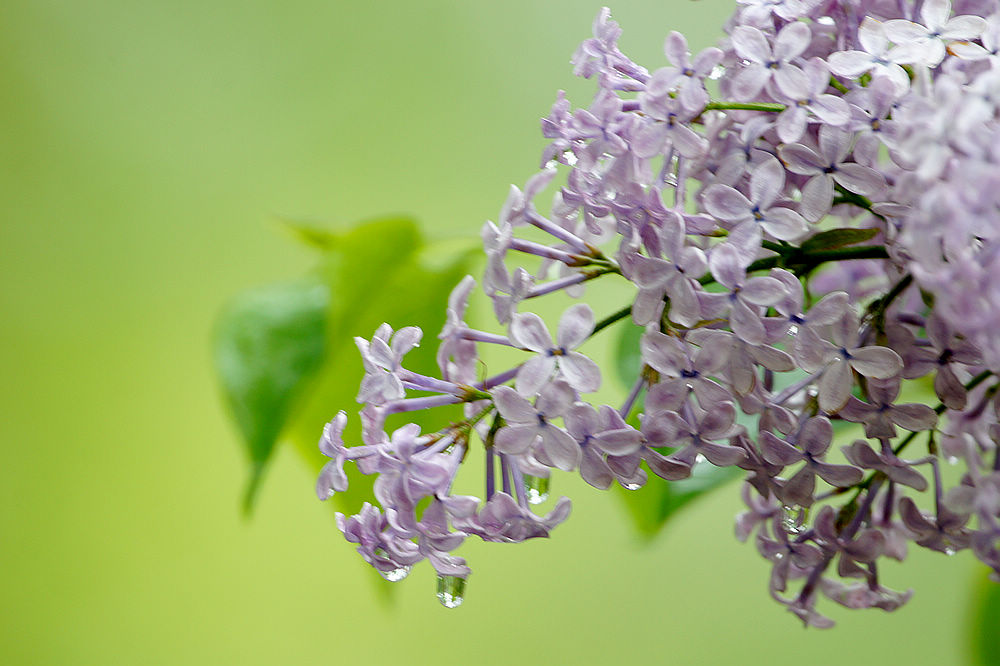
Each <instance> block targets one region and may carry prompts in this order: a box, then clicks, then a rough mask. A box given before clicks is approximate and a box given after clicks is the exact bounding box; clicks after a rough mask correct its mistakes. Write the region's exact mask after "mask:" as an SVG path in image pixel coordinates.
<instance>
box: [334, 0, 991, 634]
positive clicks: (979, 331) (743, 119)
mask: <svg viewBox="0 0 1000 666" xmlns="http://www.w3.org/2000/svg"><path fill="white" fill-rule="evenodd" d="M996 10H997V7H996V3H995V2H994V1H993V0H988V1H984V2H963V3H956V4H955V5H952V4H951V3H950V2H949V0H921V1H915V0H900V1H899V2H888V3H887V2H873V1H871V0H860V1H859V2H856V1H853V0H852V2H847V0H828V1H826V2H819V1H818V0H739V2H738V5H737V7H736V10H735V13H734V15H733V17H732V19H731V20H730V21H729V22H728V23H727V24H726V26H725V31H726V36H725V37H724V38H723V39H722V40H720V42H719V45H718V46H717V47H711V48H708V49H705V50H703V51H701V52H700V53H698V54H691V53H690V52H689V50H688V43H687V39H686V38H685V37H684V36H683V35H681V34H680V33H677V32H671V33H670V34H669V35H668V36H667V37H666V40H665V42H664V54H665V57H666V61H667V64H665V65H663V66H658V67H657V68H655V69H653V70H652V72H650V70H647V69H646V68H645V67H643V66H642V65H639V64H637V63H635V62H633V61H632V60H631V59H630V58H629V57H628V56H627V55H626V54H624V53H623V52H622V51H621V49H620V48H619V43H618V40H619V37H620V34H621V29H620V27H619V26H618V24H617V23H616V22H615V21H613V20H612V19H611V16H610V12H609V11H608V10H607V9H604V10H602V11H601V12H600V13H599V14H598V16H597V18H596V19H595V21H594V23H593V37H592V38H590V39H587V40H585V41H584V42H583V43H582V44H581V45H580V47H579V48H578V49H577V51H576V52H575V53H574V55H573V58H572V65H573V71H574V72H575V73H576V74H577V75H578V76H582V77H584V78H587V79H590V80H591V81H593V83H594V85H595V86H596V88H597V90H596V93H595V96H594V99H593V101H592V102H591V103H590V104H587V105H584V106H581V107H579V108H575V107H574V105H573V103H572V102H571V101H570V100H569V99H568V98H567V97H566V95H565V93H562V92H560V93H558V95H557V97H556V101H555V103H554V105H553V106H552V109H551V111H550V113H549V114H548V115H547V116H546V117H545V118H544V119H543V120H542V133H543V136H544V137H545V138H546V139H547V140H548V145H547V146H546V147H545V148H544V149H543V151H542V159H541V168H540V170H539V171H538V172H537V173H536V174H534V175H533V176H531V177H529V178H528V179H527V181H526V182H525V184H524V185H523V186H522V187H517V186H511V187H510V189H509V192H508V195H507V199H506V201H505V202H504V204H503V207H502V209H501V210H500V211H499V215H498V216H497V218H496V220H497V221H496V223H494V222H487V223H485V224H484V225H483V227H482V231H481V238H482V242H483V250H484V254H485V255H486V257H485V259H486V261H485V271H484V274H483V276H482V280H481V285H482V288H483V291H484V292H485V294H486V296H487V297H488V298H489V299H490V301H491V302H492V305H493V313H494V315H495V317H494V318H495V322H494V324H493V325H492V326H486V327H484V328H483V329H479V328H476V327H473V326H470V325H469V323H468V322H467V321H466V315H467V310H468V305H469V301H470V299H471V298H472V297H473V291H474V287H475V280H474V279H473V278H472V277H466V278H465V279H463V280H462V281H461V282H460V283H459V285H458V286H457V287H456V288H455V290H454V291H453V292H452V294H451V297H450V298H449V301H448V308H447V311H446V313H445V320H446V321H445V323H444V326H443V329H442V331H441V333H440V335H439V336H438V339H439V341H440V343H439V346H438V349H437V356H436V359H437V362H438V367H439V369H440V376H439V377H431V376H427V375H424V374H421V373H417V372H413V371H411V370H410V369H409V368H408V367H407V365H408V359H409V358H410V357H409V356H408V355H409V354H411V353H417V352H414V349H415V348H416V347H417V345H418V343H419V342H420V340H421V338H422V331H421V330H420V329H418V328H415V327H403V328H400V329H399V330H395V329H393V328H392V327H391V326H390V325H389V324H383V325H382V326H380V327H379V328H378V330H377V331H376V332H375V334H374V336H373V337H372V338H371V339H365V338H357V339H356V340H357V346H358V349H359V351H360V352H361V358H362V363H363V365H364V370H365V374H364V377H363V379H362V381H361V388H360V391H359V393H358V400H359V402H361V403H363V407H362V409H361V411H360V417H361V433H362V434H361V442H360V443H358V444H357V445H354V446H349V445H347V444H346V443H345V442H344V439H343V433H344V431H345V427H346V424H347V419H348V417H347V415H346V414H345V413H344V412H340V413H339V414H337V416H336V417H334V419H333V420H332V421H331V422H330V423H329V424H328V425H327V426H326V429H325V430H324V433H323V436H322V438H321V440H320V450H321V452H322V453H323V454H324V455H325V456H326V457H327V458H328V459H329V461H328V462H327V463H326V465H325V466H324V467H323V470H322V471H321V472H320V475H319V478H318V480H317V483H316V492H317V495H318V496H319V497H320V499H327V498H329V497H331V496H334V495H335V494H336V493H339V492H343V491H345V490H347V487H348V479H349V476H348V471H347V470H346V469H345V466H346V465H347V464H348V463H350V462H353V463H354V464H355V466H356V468H357V470H358V471H359V472H360V473H362V474H367V475H375V476H376V480H375V482H374V489H375V498H374V499H375V500H376V501H377V502H378V504H379V506H375V505H374V504H371V503H366V504H365V505H364V507H363V508H362V510H361V511H360V513H358V514H357V515H355V516H344V515H342V514H338V516H337V524H338V526H339V527H340V529H341V531H342V532H343V533H344V536H345V538H346V539H347V540H348V541H349V542H351V543H353V544H356V547H357V550H358V552H359V553H360V554H361V556H362V557H363V558H364V559H365V561H367V562H368V563H369V564H371V565H372V566H373V567H375V568H376V569H377V570H378V571H379V572H380V573H382V574H383V576H385V577H386V578H387V579H389V580H398V579H400V578H402V577H403V576H405V575H406V573H408V572H409V571H410V568H411V567H412V566H414V565H416V564H417V563H418V562H420V561H422V560H427V561H428V562H430V564H431V566H432V567H433V568H434V570H435V571H436V572H437V574H438V576H439V577H440V578H441V586H442V589H443V590H445V591H446V592H442V594H443V595H444V596H442V601H443V602H446V605H452V606H453V605H455V603H454V602H455V599H454V593H455V591H456V590H459V589H463V588H464V581H465V579H466V578H467V577H468V576H469V574H470V571H471V570H470V568H469V566H468V565H467V563H466V562H465V560H464V559H462V558H461V557H460V556H459V555H457V554H455V551H456V550H458V549H459V548H460V547H461V545H462V544H463V543H464V541H465V540H466V539H467V538H469V537H478V538H480V539H483V540H486V541H491V542H519V541H523V540H525V539H529V538H535V537H548V536H549V535H550V534H551V533H552V530H553V529H555V527H557V526H558V525H559V524H560V523H562V522H563V521H564V520H566V519H567V517H568V516H569V513H570V500H569V499H568V498H565V497H562V498H560V499H558V500H556V501H555V503H554V505H553V506H552V507H551V508H550V509H549V511H548V512H547V513H545V514H544V515H541V514H536V513H535V512H534V511H533V510H532V508H531V504H532V503H535V502H538V501H542V500H544V497H545V496H547V492H546V489H545V487H544V486H545V484H548V483H550V482H551V483H555V482H556V481H557V479H558V477H557V475H556V474H554V473H553V470H562V471H564V472H575V471H577V470H578V471H579V474H580V475H581V477H582V478H583V479H584V480H585V481H586V482H587V483H588V484H590V485H591V486H593V487H595V488H600V489H606V488H609V487H611V486H612V485H613V484H614V483H615V482H617V483H618V484H619V485H621V486H623V487H624V488H627V489H630V490H637V489H639V488H640V487H641V486H643V485H644V484H645V483H646V481H647V479H648V478H649V474H650V473H652V474H655V475H656V476H659V477H660V478H661V479H663V480H665V482H667V483H671V482H675V481H680V480H682V479H687V478H689V477H690V476H692V474H695V473H696V471H697V470H698V469H699V466H701V465H714V466H719V467H729V468H739V469H740V470H742V471H743V473H744V474H745V483H744V484H743V499H744V502H745V504H746V505H747V511H745V512H743V513H741V514H740V515H739V516H738V517H737V521H736V535H737V538H739V539H740V540H743V541H749V540H751V539H752V540H753V543H755V544H756V547H757V550H758V551H759V553H760V555H761V556H763V557H764V558H765V559H766V560H768V562H769V563H770V565H771V574H770V583H769V590H770V593H771V596H772V597H773V598H774V599H775V600H776V601H777V602H778V603H780V604H781V605H783V606H785V607H786V608H787V609H788V610H789V611H790V612H791V613H793V614H794V615H795V616H796V617H798V618H799V619H801V620H802V621H803V622H804V623H805V624H806V625H809V626H815V627H829V626H831V625H832V620H830V619H829V618H827V617H825V616H824V615H823V614H822V613H821V612H820V610H818V605H819V604H820V603H821V601H822V598H823V597H825V598H826V599H827V600H828V601H832V602H834V603H837V604H840V605H842V606H845V607H847V608H852V609H860V608H880V609H882V610H887V611H891V610H895V609H896V608H898V607H899V606H901V605H902V604H904V603H905V602H906V601H907V600H908V599H909V598H910V596H911V594H912V591H906V592H896V591H893V590H890V589H888V588H886V587H885V586H884V585H883V584H882V581H881V580H880V578H879V567H878V563H879V561H880V560H881V558H883V557H891V558H893V559H897V560H903V559H904V558H905V557H906V554H907V552H908V547H909V546H911V545H912V546H917V547H923V548H928V549H931V550H936V551H940V552H945V553H949V552H954V551H955V550H959V549H965V548H968V549H969V550H971V551H972V553H973V554H974V555H975V556H976V557H978V558H979V559H980V560H981V561H982V562H984V563H985V564H986V565H987V566H989V567H990V568H991V569H992V571H993V576H994V577H995V578H997V579H998V580H1000V471H998V470H1000V448H998V442H1000V415H998V407H1000V381H998V375H997V373H998V372H1000V336H997V335H996V331H997V330H1000V234H998V232H997V229H1000V214H998V211H1000V51H998V45H1000V12H998V11H996ZM709 79H716V81H717V83H715V84H709V85H707V86H706V81H707V80H709ZM709 91H712V92H711V93H710V92H709ZM599 278H602V279H603V278H607V280H617V281H619V283H620V284H624V285H625V289H626V291H624V292H622V291H620V292H617V293H627V294H628V296H627V297H626V298H625V299H624V300H623V301H622V302H620V303H615V304H609V303H606V302H603V301H601V300H599V299H595V298H593V297H591V290H590V289H589V287H588V285H589V283H590V282H592V281H594V280H597V279H599ZM559 292H565V295H566V297H568V298H571V299H578V302H576V303H575V304H572V305H569V306H568V307H565V306H564V308H563V309H562V315H561V317H560V318H559V319H558V322H555V321H554V320H551V321H548V320H546V318H545V317H543V316H542V314H541V312H543V311H544V312H548V311H550V309H549V308H544V309H543V308H536V307H535V304H536V303H537V302H539V301H540V300H543V297H546V296H549V295H552V294H557V293H559ZM623 320H630V321H628V322H625V323H620V324H619V322H622V321H623ZM633 325H634V326H638V327H641V329H642V330H641V331H636V333H637V336H636V337H637V338H638V344H637V346H638V348H637V349H634V350H632V352H633V353H632V354H631V357H632V359H633V364H634V367H632V368H631V370H632V371H633V372H634V373H635V377H634V378H633V379H632V380H631V381H629V382H627V384H628V386H626V387H624V388H623V396H624V397H623V398H622V400H621V402H620V403H616V405H620V406H612V405H609V404H604V403H594V402H592V401H591V394H593V393H594V392H595V391H597V390H598V389H599V388H600V387H601V383H602V378H603V379H604V380H605V382H607V380H608V377H613V376H614V373H611V372H608V368H606V367H602V366H601V365H599V363H598V362H597V361H596V360H593V359H592V358H591V356H590V354H591V349H590V347H589V342H590V339H591V338H592V337H594V336H596V335H598V334H599V333H600V332H601V331H602V330H603V329H605V328H609V327H612V326H633ZM553 330H554V331H555V337H554V338H553V335H552V333H551V331H553ZM491 346H496V347H501V348H503V349H504V350H505V354H507V355H512V354H514V355H518V357H517V358H518V360H517V361H516V362H514V363H513V364H512V365H511V366H510V367H504V368H501V369H498V370H497V371H494V372H495V374H492V375H491V376H488V377H486V376H484V375H483V373H482V368H483V367H484V365H485V364H484V362H483V356H484V355H485V354H488V352H487V350H488V349H490V348H491ZM595 358H600V357H599V356H598V357H595ZM923 386H927V387H930V386H933V393H934V395H933V396H930V393H929V390H930V389H927V390H926V391H924V392H923V393H921V391H922V387H923ZM604 388H606V389H607V388H608V387H607V386H605V387H604ZM619 388H621V387H619ZM458 404H461V405H463V409H464V415H463V417H462V418H460V419H459V420H457V421H452V422H450V423H449V425H447V426H446V427H444V428H442V429H441V430H438V431H436V432H422V431H421V429H420V428H419V427H418V426H416V425H414V424H412V423H411V424H408V425H403V426H402V427H399V428H397V429H395V430H394V431H393V432H392V433H391V434H390V433H387V432H386V430H385V426H386V423H387V419H389V418H390V417H394V415H395V418H399V415H402V414H405V413H409V412H414V411H418V410H421V411H422V410H425V409H437V408H440V407H447V406H453V405H458ZM443 420H447V419H443ZM838 422H840V423H845V422H846V423H856V424H860V426H859V427H857V434H858V435H860V434H861V433H862V432H863V434H864V437H859V438H858V439H856V440H854V441H853V442H852V443H850V444H849V445H847V446H842V445H838V446H834V443H835V437H834V433H835V427H834V426H835V425H836V424H837V423H838ZM473 448H482V449H483V451H484V457H485V470H482V469H480V470H478V471H477V472H476V474H477V475H479V474H483V472H484V471H485V474H484V477H485V483H484V492H483V497H482V498H480V497H477V496H473V495H457V494H453V493H452V486H453V483H454V481H455V478H456V476H457V474H458V473H459V471H460V470H461V469H462V468H463V467H467V466H468V465H469V462H468V460H471V459H472V457H471V456H467V453H469V451H470V450H472V449H473ZM904 449H905V450H904ZM841 454H842V458H841V457H840V456H841ZM945 459H947V460H949V461H950V462H952V463H954V464H956V465H961V466H962V474H956V475H942V474H941V465H942V462H943V461H944V460H945ZM945 477H947V479H946V478H945ZM481 478H482V477H481ZM953 479H957V481H956V480H953ZM638 492H641V490H638ZM932 505H933V509H930V508H929V507H931V506H932ZM456 581H458V582H456ZM822 603H826V602H822Z"/></svg>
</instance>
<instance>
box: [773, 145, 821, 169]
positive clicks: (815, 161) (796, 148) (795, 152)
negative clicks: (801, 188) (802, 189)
mask: <svg viewBox="0 0 1000 666" xmlns="http://www.w3.org/2000/svg"><path fill="white" fill-rule="evenodd" d="M778 155H780V156H781V161H782V162H784V163H785V166H786V167H788V170H789V171H791V172H792V173H797V174H801V175H803V176H812V175H815V174H818V173H823V169H824V168H825V166H826V165H825V164H824V163H823V158H822V157H820V155H819V154H818V153H817V152H816V151H814V150H812V149H811V148H807V147H805V146H803V145H802V144H800V143H793V144H790V145H787V146H781V147H780V148H779V149H778Z"/></svg>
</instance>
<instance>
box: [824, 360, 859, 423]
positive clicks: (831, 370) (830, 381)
mask: <svg viewBox="0 0 1000 666" xmlns="http://www.w3.org/2000/svg"><path fill="white" fill-rule="evenodd" d="M852 379H853V375H852V373H851V366H850V365H849V364H848V363H847V361H845V360H843V359H841V358H837V359H835V360H834V361H833V362H831V363H830V364H829V365H828V366H827V367H826V370H825V371H824V372H823V376H822V377H821V378H820V380H819V407H820V409H822V410H823V411H824V412H826V413H828V414H836V413H837V412H838V411H840V408H841V407H843V406H844V405H846V404H847V399H848V398H849V397H850V396H851V384H852Z"/></svg>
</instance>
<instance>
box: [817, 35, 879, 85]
mask: <svg viewBox="0 0 1000 666" xmlns="http://www.w3.org/2000/svg"><path fill="white" fill-rule="evenodd" d="M858 32H859V33H860V30H859V31H858ZM827 64H829V65H830V71H831V72H833V73H834V74H836V75H838V76H844V77H847V78H851V79H853V78H855V77H857V76H860V75H861V74H863V73H865V72H867V71H868V70H869V69H871V68H872V65H873V64H874V63H873V61H872V57H871V55H870V54H868V53H865V52H864V51H839V52H837V53H831V54H830V57H829V58H827Z"/></svg>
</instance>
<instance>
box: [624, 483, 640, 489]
mask: <svg viewBox="0 0 1000 666" xmlns="http://www.w3.org/2000/svg"><path fill="white" fill-rule="evenodd" d="M622 485H623V486H624V488H625V490H639V488H642V486H640V485H639V484H638V483H625V484H622Z"/></svg>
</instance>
